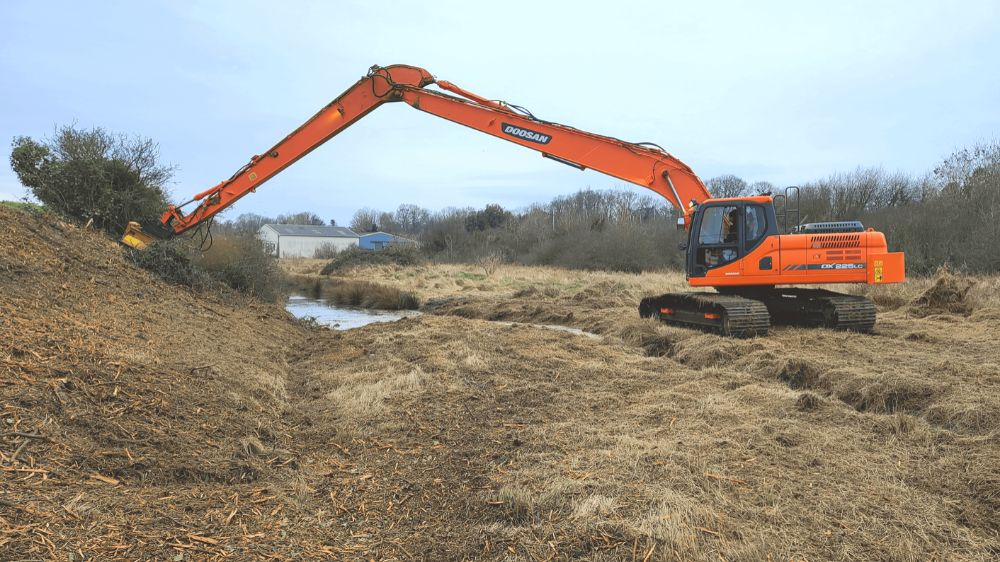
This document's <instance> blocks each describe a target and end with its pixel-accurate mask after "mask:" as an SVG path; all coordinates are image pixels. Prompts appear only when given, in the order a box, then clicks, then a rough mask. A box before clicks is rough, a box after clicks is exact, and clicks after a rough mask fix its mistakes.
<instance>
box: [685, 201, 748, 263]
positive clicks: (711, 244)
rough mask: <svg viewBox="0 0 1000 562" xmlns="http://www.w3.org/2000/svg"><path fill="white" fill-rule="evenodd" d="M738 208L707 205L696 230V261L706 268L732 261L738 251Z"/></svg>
mask: <svg viewBox="0 0 1000 562" xmlns="http://www.w3.org/2000/svg"><path fill="white" fill-rule="evenodd" d="M739 235H740V208H739V207H735V206H728V207H709V208H707V209H705V214H704V215H703V216H702V219H701V228H700V229H699V230H698V244H699V248H698V252H697V257H696V258H695V259H696V262H697V263H698V265H701V266H703V267H705V268H706V269H712V268H715V267H719V266H722V265H726V264H727V263H730V262H732V261H734V260H735V259H736V258H737V256H738V251H739Z"/></svg>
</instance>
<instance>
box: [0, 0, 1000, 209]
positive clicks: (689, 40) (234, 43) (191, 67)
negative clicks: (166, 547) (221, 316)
mask: <svg viewBox="0 0 1000 562" xmlns="http://www.w3.org/2000/svg"><path fill="white" fill-rule="evenodd" d="M998 6H1000V3H998V2H995V1H990V0H984V1H981V2H974V1H951V2H947V1H940V2H928V1H921V0H910V1H899V2H895V1H891V2H890V1H881V2H871V1H859V2H802V1H795V2H766V1H757V2H738V1H731V2H690V1H685V2H666V1H660V2H656V1H652V2H640V1H622V2H608V1H606V0H603V1H600V2H597V1H589V0H577V1H574V2H558V3H557V2H542V1H533V2H518V1H504V2H470V1H468V0H463V1H456V2H443V1H434V0H423V1H418V2H396V1H390V2H363V1H362V2H334V1H328V2H274V1H269V2H250V1H246V0H243V1H236V2H198V3H195V2H152V1H150V2H145V1H144V2H133V1H127V2H101V1H94V2H70V1H67V2H50V1H43V0H42V1H21V0H13V1H12V0H2V1H0V84H2V88H0V139H2V141H3V142H2V144H0V146H2V152H3V161H4V163H3V165H2V166H0V199H16V198H19V197H21V196H23V194H24V189H23V188H22V187H21V186H20V184H19V182H18V181H17V178H16V176H15V175H14V174H13V172H12V171H11V170H10V168H9V163H8V161H9V155H10V140H11V139H12V138H13V137H14V136H16V135H28V136H32V137H44V136H46V135H49V134H51V133H52V131H53V128H54V127H55V126H56V125H60V124H70V123H76V124H77V125H78V126H80V127H93V126H101V127H105V128H107V129H109V130H112V131H120V132H128V133H134V134H139V135H143V136H147V137H151V138H152V139H154V140H155V141H157V142H158V143H159V144H160V151H161V157H162V158H163V160H164V161H166V162H168V163H172V164H175V165H176V166H177V167H178V170H177V173H176V176H175V180H174V183H173V184H172V185H171V186H170V188H171V191H172V193H173V195H174V197H175V198H176V199H182V198H183V199H187V198H189V196H190V195H192V194H194V193H197V192H199V191H202V190H203V189H205V188H207V187H210V186H212V185H214V184H216V183H217V182H218V181H220V180H222V179H223V178H227V177H229V176H230V175H231V173H232V172H234V171H235V170H236V169H237V168H239V167H240V166H242V165H243V164H244V163H245V162H246V161H247V160H248V159H249V157H250V156H251V155H253V154H257V153H260V152H263V151H264V150H266V149H267V148H269V147H270V146H272V145H273V144H274V143H275V142H277V141H278V140H279V139H281V138H282V137H283V136H284V135H286V134H288V133H289V132H290V131H291V130H293V129H294V128H295V127H297V126H298V125H299V124H300V123H301V122H302V121H303V120H305V119H306V118H308V117H309V116H311V115H312V114H313V113H315V112H316V111H317V110H318V109H319V108H320V107H322V106H323V105H325V104H326V103H327V102H329V101H330V100H331V99H333V98H335V97H336V96H337V95H339V94H340V93H341V92H342V91H343V90H344V89H345V88H347V87H348V86H349V85H351V84H352V83H354V81H355V80H357V79H358V78H359V77H361V75H363V74H364V73H365V72H366V70H367V69H368V67H369V66H371V65H372V64H376V63H377V64H381V65H387V64H392V63H406V64H413V65H416V66H422V67H424V68H427V69H428V70H430V71H431V73H433V74H434V75H435V76H437V77H438V78H440V79H445V80H450V81H452V82H454V83H456V84H458V85H460V86H462V87H464V88H466V89H469V90H472V91H474V92H477V93H480V94H482V95H484V96H486V97H488V98H495V99H504V100H507V101H510V102H512V103H516V104H518V105H522V106H525V107H527V108H529V109H531V111H532V112H533V113H534V114H535V115H537V116H539V117H541V118H543V119H547V120H551V121H558V122H562V123H565V124H568V125H573V126H575V127H578V128H581V129H586V130H589V131H593V132H597V133H603V134H607V135H612V136H616V137H619V138H624V139H628V140H633V141H651V142H656V143H657V144H659V145H661V146H663V147H664V148H666V149H667V150H668V151H669V152H671V153H672V154H674V155H675V156H677V157H679V158H680V159H681V160H683V161H685V162H686V163H687V164H688V165H690V166H691V167H692V168H694V170H695V171H696V172H697V173H698V174H699V175H700V176H701V177H702V178H704V179H707V178H710V177H713V176H716V175H720V174H725V173H733V174H737V175H739V176H741V177H743V178H745V179H747V180H748V181H757V180H767V181H771V182H773V183H775V184H777V185H781V186H784V185H789V184H794V183H799V182H804V181H808V180H810V179H815V178H819V177H822V176H825V175H827V174H829V173H832V172H835V171H839V170H850V169H853V168H855V167H856V166H859V165H861V166H884V167H886V168H887V169H890V170H897V169H899V170H904V171H908V172H914V173H923V172H925V171H928V170H929V169H931V168H932V167H933V166H934V165H935V164H936V163H937V162H938V161H939V160H940V159H942V158H943V157H944V156H946V155H947V154H948V153H949V152H950V151H952V150H953V149H955V148H956V147H960V146H964V145H968V144H971V143H974V142H976V141H978V140H983V139H989V138H996V136H997V134H998V131H1000V7H998ZM621 185H622V183H621V182H620V181H619V180H615V179H613V178H608V177H605V176H602V175H601V174H598V173H595V172H590V171H588V172H579V171H576V170H574V169H572V168H569V167H566V166H562V165H560V164H557V163H554V162H551V161H548V160H545V159H543V158H541V157H540V156H539V154H538V153H536V152H533V151H530V150H526V149H524V148H521V147H517V146H515V145H512V144H509V143H505V142H504V141H502V140H498V139H496V138H493V137H489V136H487V135H483V134H479V133H476V132H475V131H472V130H469V129H466V128H464V127H460V126H458V125H455V124H452V123H449V122H446V121H443V120H440V119H437V118H435V117H433V116H430V115H427V114H423V113H421V112H418V111H414V110H413V109H412V108H410V107H409V106H407V105H405V104H390V105H387V106H383V107H382V108H380V109H379V110H377V111H376V112H374V113H372V114H370V115H369V116H368V117H367V118H365V119H364V120H362V121H360V122H359V123H357V124H356V125H355V126H354V127H352V128H351V129H348V130H347V131H345V132H344V133H342V134H341V135H339V136H337V137H335V138H334V139H332V140H331V141H329V142H328V143H326V145H324V146H323V147H321V148H320V149H318V150H316V151H315V152H313V153H312V154H310V155H308V156H307V157H305V158H304V159H303V160H301V161H299V162H298V163H296V164H295V165H294V166H292V167H290V168H289V169H287V170H285V171H284V172H282V173H281V174H280V175H279V176H277V177H275V178H274V179H272V180H271V181H270V182H269V183H268V184H266V185H265V186H264V187H262V188H261V189H260V191H259V192H258V193H257V194H254V195H252V196H249V197H246V198H244V199H242V200H241V201H239V202H238V203H237V204H236V205H235V207H234V208H233V209H231V210H230V211H228V212H227V213H226V215H225V216H226V217H228V218H233V217H235V216H237V215H238V214H240V213H243V212H255V213H260V214H264V215H272V216H273V215H276V214H278V213H283V212H293V211H301V210H308V211H313V212H315V213H317V214H319V215H320V216H322V217H324V218H327V219H329V218H335V219H337V220H338V221H339V222H341V223H345V222H347V221H348V220H349V219H350V216H351V214H352V213H353V212H354V210H355V209H357V208H359V207H365V206H366V207H374V208H377V209H382V210H392V209H395V208H396V207H397V206H398V205H399V204H401V203H416V204H419V205H422V206H425V207H429V208H431V209H435V210H436V209H440V208H442V207H448V206H456V207H464V206H482V205H484V204H486V203H491V202H496V203H500V204H502V205H504V206H506V207H513V208H517V207H523V206H525V205H527V204H529V203H531V202H534V201H546V200H548V199H550V198H551V197H553V196H555V195H559V194H567V193H572V192H574V191H576V190H578V189H581V188H586V187H593V188H598V189H604V188H612V187H619V186H621ZM636 189H637V190H639V191H641V190H640V189H639V188H636Z"/></svg>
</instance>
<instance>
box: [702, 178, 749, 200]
mask: <svg viewBox="0 0 1000 562" xmlns="http://www.w3.org/2000/svg"><path fill="white" fill-rule="evenodd" d="M705 186H706V187H708V191H709V193H711V194H712V197H720V198H721V197H742V196H744V195H747V192H748V186H747V182H746V181H744V180H743V179H742V178H740V177H738V176H734V175H733V174H726V175H724V176H717V177H714V178H712V179H710V180H708V181H707V182H705Z"/></svg>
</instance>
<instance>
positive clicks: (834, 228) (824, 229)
mask: <svg viewBox="0 0 1000 562" xmlns="http://www.w3.org/2000/svg"><path fill="white" fill-rule="evenodd" d="M864 231H865V225H863V224H861V221H837V222H811V223H808V224H801V225H799V226H797V227H795V228H793V229H792V233H793V234H834V233H839V232H864Z"/></svg>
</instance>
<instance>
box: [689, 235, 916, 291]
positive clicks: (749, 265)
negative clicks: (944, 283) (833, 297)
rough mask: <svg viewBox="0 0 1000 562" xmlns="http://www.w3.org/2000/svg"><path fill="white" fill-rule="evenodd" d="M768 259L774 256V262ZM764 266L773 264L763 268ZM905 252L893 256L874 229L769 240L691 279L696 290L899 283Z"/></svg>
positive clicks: (901, 279)
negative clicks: (732, 260)
mask: <svg viewBox="0 0 1000 562" xmlns="http://www.w3.org/2000/svg"><path fill="white" fill-rule="evenodd" d="M767 258H771V259H770V261H768V260H767ZM762 263H770V267H769V268H767V269H764V268H762V267H761V264H762ZM905 270H906V269H905V259H904V256H903V253H902V252H890V251H889V250H888V246H887V244H886V241H885V235H884V234H882V233H881V232H876V231H875V230H871V229H869V230H867V231H865V232H851V233H838V234H779V235H774V236H768V237H767V238H765V239H764V241H763V242H762V243H761V244H760V245H759V246H757V247H756V248H755V249H754V250H753V251H751V252H749V253H747V255H746V256H744V257H743V258H742V259H740V260H737V261H734V262H732V263H729V264H726V265H723V266H719V267H717V268H714V269H710V270H708V272H707V273H706V274H705V276H704V277H691V278H689V279H688V282H689V283H690V284H691V285H692V286H695V287H735V286H749V285H815V284H828V283H829V284H833V283H866V284H870V285H877V284H883V283H901V282H903V281H905V277H906V274H905Z"/></svg>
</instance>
